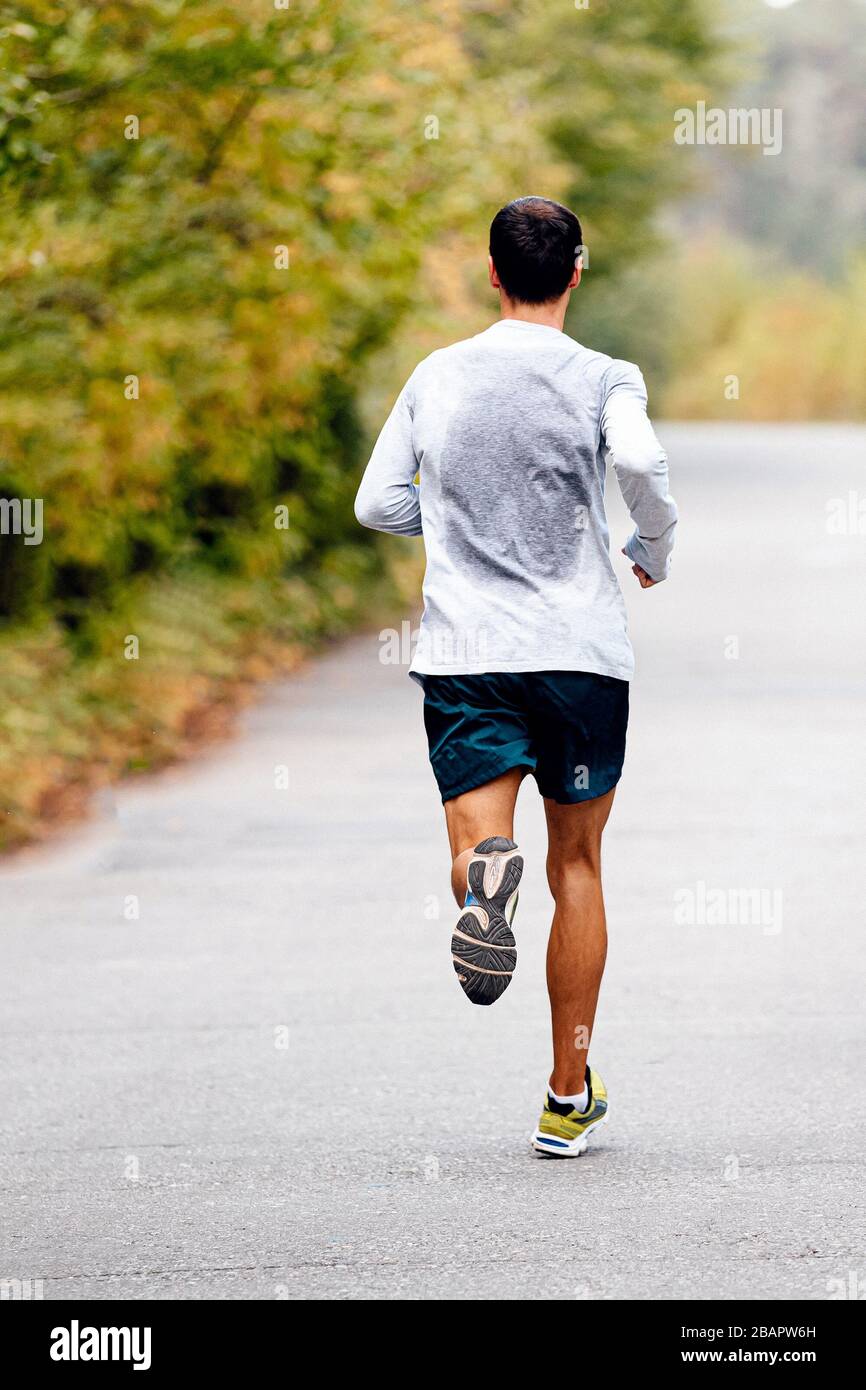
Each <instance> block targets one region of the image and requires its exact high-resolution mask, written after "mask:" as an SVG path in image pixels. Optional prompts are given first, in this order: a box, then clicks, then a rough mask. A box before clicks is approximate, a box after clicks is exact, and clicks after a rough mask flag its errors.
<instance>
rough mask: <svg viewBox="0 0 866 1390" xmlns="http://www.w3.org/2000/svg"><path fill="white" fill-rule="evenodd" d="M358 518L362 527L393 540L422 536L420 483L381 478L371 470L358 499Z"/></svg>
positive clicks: (367, 474)
mask: <svg viewBox="0 0 866 1390" xmlns="http://www.w3.org/2000/svg"><path fill="white" fill-rule="evenodd" d="M355 516H356V517H357V518H358V520H359V521H360V523H361V525H362V526H368V527H369V528H370V529H371V530H373V531H385V532H386V533H387V534H389V535H392V536H420V535H421V502H420V497H419V488H418V484H417V483H413V482H410V483H407V482H396V481H394V480H388V481H386V480H384V479H380V478H378V477H377V476H376V475H375V473H374V472H373V470H372V469H371V468H368V469H367V472H366V473H365V474H364V477H363V479H362V480H361V486H360V487H359V488H358V495H357V497H356V498H355Z"/></svg>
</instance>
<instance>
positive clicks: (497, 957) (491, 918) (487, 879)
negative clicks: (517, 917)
mask: <svg viewBox="0 0 866 1390" xmlns="http://www.w3.org/2000/svg"><path fill="white" fill-rule="evenodd" d="M522 873H523V856H522V855H521V854H520V853H519V852H518V849H517V845H516V844H515V843H514V841H513V840H507V839H506V838H505V836H504V835H493V836H492V837H491V838H490V839H489V840H482V841H481V843H480V845H476V846H475V850H474V856H473V858H472V859H470V861H469V868H468V870H467V873H466V879H467V883H468V885H469V891H468V893H467V895H466V901H465V903H464V904H463V912H462V914H461V916H460V920H459V922H458V923H457V926H456V927H455V928H454V935H453V936H452V938H451V958H452V960H453V962H454V969H455V971H456V973H457V978H458V980H459V981H460V984H461V986H462V989H463V993H464V994H465V995H466V996H467V998H468V999H471V1000H472V1003H473V1004H495V1003H496V1000H497V999H498V998H499V996H500V995H501V994H504V992H505V990H506V989H507V988H508V986H509V985H510V984H511V977H512V975H513V974H514V968H515V966H516V964H517V946H516V945H515V942H514V933H513V932H512V930H511V923H512V921H513V920H514V913H515V911H516V908H517V888H518V884H519V883H520V876H521V874H522Z"/></svg>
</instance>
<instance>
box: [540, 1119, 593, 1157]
mask: <svg viewBox="0 0 866 1390" xmlns="http://www.w3.org/2000/svg"><path fill="white" fill-rule="evenodd" d="M607 1121H608V1116H607V1115H603V1116H602V1118H601V1119H600V1120H596V1121H595V1123H594V1124H592V1125H590V1127H589V1129H587V1130H586V1131H585V1132H584V1133H583V1134H581V1136H580V1138H579V1139H554V1137H553V1135H552V1134H542V1133H541V1131H540V1130H537V1129H536V1130H535V1131H534V1133H532V1134H530V1136H529V1142H530V1144H531V1145H532V1147H533V1148H534V1149H535V1151H536V1153H538V1154H541V1155H542V1157H543V1158H580V1155H581V1154H582V1153H585V1152H586V1146H587V1143H588V1142H589V1140H590V1139H591V1138H592V1136H593V1134H595V1131H596V1130H597V1129H601V1128H602V1126H603V1125H606V1124H607Z"/></svg>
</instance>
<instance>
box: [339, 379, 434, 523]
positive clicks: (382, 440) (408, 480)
mask: <svg viewBox="0 0 866 1390" xmlns="http://www.w3.org/2000/svg"><path fill="white" fill-rule="evenodd" d="M412 380H413V378H412V377H410V378H409V380H408V381H407V383H406V385H405V386H404V387H403V390H402V391H401V392H400V395H399V396H398V397H397V401H396V404H395V406H394V409H393V410H392V411H391V414H390V415H389V416H388V419H387V420H386V421H385V424H384V425H383V427H382V433H381V434H380V435H379V438H378V439H377V441H376V447H375V448H374V450H373V453H372V454H371V456H370V462H369V463H368V464H367V467H366V470H365V472H364V476H363V478H362V479H361V486H360V487H359V488H358V495H357V497H356V498H355V516H356V517H357V518H358V520H359V521H360V523H361V525H362V526H369V527H371V529H372V530H374V531H388V532H390V533H391V534H392V535H395V536H420V535H421V503H420V500H419V495H418V491H419V490H418V485H417V483H416V482H415V481H414V478H415V474H416V473H417V472H418V460H417V458H416V457H415V450H414V448H413V446H412V400H413V392H412Z"/></svg>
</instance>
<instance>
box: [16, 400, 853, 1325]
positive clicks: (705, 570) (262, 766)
mask: <svg viewBox="0 0 866 1390" xmlns="http://www.w3.org/2000/svg"><path fill="white" fill-rule="evenodd" d="M661 433H662V436H663V438H664V439H665V440H666V442H667V443H668V446H669V448H670V452H671V458H672V469H673V476H674V492H675V495H676V496H677V499H678V501H679V503H680V507H681V512H682V526H681V539H680V543H679V548H678V552H677V555H676V560H675V569H674V574H673V577H672V579H671V581H670V582H669V583H667V584H665V585H664V586H663V587H660V588H659V589H657V590H653V591H650V592H648V593H643V592H641V591H640V590H639V589H638V587H637V585H636V583H635V581H634V580H633V579H632V577H631V575H630V574H629V573H628V569H627V565H626V562H625V560H622V563H621V566H620V568H621V572H622V575H623V579H624V583H625V584H626V593H627V599H628V604H629V609H630V614H631V621H632V632H633V636H634V639H635V645H636V649H637V657H638V673H637V676H636V679H635V682H634V685H633V688H632V723H631V728H630V746H629V755H628V758H627V763H626V775H625V778H624V780H623V782H622V784H621V786H620V789H619V792H618V795H617V803H616V805H615V807H614V813H613V817H612V821H611V824H610V827H609V830H608V833H607V840H606V859H605V880H606V887H607V900H608V912H609V926H610V938H611V949H610V958H609V965H608V973H607V976H606V982H605V986H604V989H603V994H602V1005H601V1012H600V1018H599V1023H598V1028H597V1032H596V1037H595V1040H594V1044H593V1057H594V1063H595V1065H596V1066H597V1068H598V1069H599V1070H600V1071H601V1072H602V1074H603V1075H604V1076H605V1079H606V1081H607V1083H608V1086H609V1089H610V1094H611V1122H610V1124H609V1126H608V1127H607V1129H606V1130H605V1131H603V1132H602V1137H601V1138H600V1139H599V1140H597V1141H596V1143H595V1145H594V1146H591V1148H590V1151H589V1152H588V1153H587V1155H586V1156H585V1157H583V1158H581V1159H578V1160H576V1161H571V1162H559V1163H557V1162H551V1161H549V1160H544V1159H541V1158H537V1157H536V1156H535V1155H534V1154H533V1153H532V1152H531V1151H530V1148H529V1145H528V1142H527V1135H528V1132H529V1130H530V1129H531V1127H532V1126H533V1124H534V1123H535V1121H536V1119H537V1114H538V1110H539V1108H540V1104H541V1099H542V1095H543V1088H544V1084H545V1081H546V1077H547V1074H548V1073H547V1068H548V1065H549V1051H548V1048H549V1042H548V1021H547V1016H546V996H545V990H544V947H545V940H546V935H547V927H548V922H549V916H550V910H551V904H550V900H549V897H548V893H547V888H546V884H545V880H544V867H543V860H544V845H543V833H544V832H543V816H542V809H541V803H540V801H539V800H538V797H537V795H536V793H535V789H534V784H531V783H527V784H526V785H525V786H524V789H523V791H522V793H521V800H520V803H519V807H518V834H519V839H520V842H521V844H522V846H523V847H524V850H525V853H526V858H527V865H528V867H527V873H526V875H525V877H524V883H523V887H522V890H521V903H520V910H519V913H518V918H517V927H518V945H519V949H520V963H519V968H518V972H517V975H516V977H515V981H514V984H513V985H512V987H511V989H510V990H509V991H508V993H507V994H506V995H505V996H504V997H503V999H502V1000H501V1001H500V1002H499V1003H498V1004H497V1005H496V1006H495V1007H494V1008H492V1009H474V1008H472V1006H471V1005H469V1004H468V1003H467V1001H466V1000H465V999H464V997H463V995H462V993H461V991H460V989H459V987H458V985H457V982H456V980H455V977H454V975H453V972H452V969H451V965H450V960H449V935H450V928H451V925H452V921H451V919H452V912H453V909H452V907H451V906H450V902H449V895H448V861H447V854H446V844H445V836H444V828H443V824H442V816H441V810H440V807H439V804H438V801H437V797H436V792H435V787H434V784H433V780H432V776H431V774H430V772H429V769H428V766H427V762H426V750H425V745H424V739H423V734H422V728H421V721H420V698H421V697H420V691H419V690H418V689H417V687H416V686H415V684H414V683H413V682H412V681H410V680H408V679H407V676H406V672H405V667H401V666H399V665H386V664H383V663H382V662H381V661H380V660H379V655H380V651H381V645H380V642H379V640H378V637H377V635H376V634H372V635H370V636H365V637H361V638H359V639H357V640H354V641H352V642H350V643H348V644H346V645H345V646H342V647H340V648H339V649H337V650H335V651H334V652H333V653H332V654H330V655H329V656H327V657H326V658H325V659H323V660H321V661H319V662H317V663H315V664H312V665H310V666H309V667H308V668H307V669H306V671H305V672H303V673H302V674H301V675H300V676H299V677H298V678H296V679H294V680H291V681H289V682H287V683H285V684H282V685H280V686H277V687H275V688H273V689H272V690H271V691H270V692H269V693H268V695H267V697H266V698H265V700H264V701H263V703H262V704H261V705H260V706H259V707H258V708H256V709H255V710H253V711H251V712H250V713H249V714H248V715H247V716H246V718H245V720H244V727H243V730H242V733H241V736H240V737H239V738H238V739H237V740H236V741H235V742H233V743H232V744H229V745H226V746H224V747H222V748H220V749H219V750H216V751H214V752H213V753H212V754H210V755H209V756H208V757H207V758H205V759H204V760H202V761H201V762H199V763H198V764H196V765H194V766H192V767H186V768H183V769H179V770H177V771H176V772H172V773H170V774H168V775H164V776H161V777H158V778H155V779H153V780H151V781H149V782H147V783H146V784H144V783H142V784H140V785H137V786H135V785H130V786H128V787H124V788H123V789H121V790H120V791H119V792H118V794H117V796H116V802H115V805H114V808H113V810H112V808H111V807H110V806H108V805H106V806H105V807H104V811H103V815H102V817H101V819H100V820H98V821H97V822H96V823H94V824H93V825H91V826H90V827H88V828H86V829H85V830H83V831H81V832H80V833H76V834H74V835H72V836H70V837H69V838H68V839H67V840H66V841H64V842H63V843H62V844H61V845H55V846H53V847H52V848H51V849H49V850H46V851H40V852H39V853H37V854H32V855H29V856H26V857H22V858H19V859H17V860H15V861H14V862H12V863H11V864H10V865H9V866H7V867H6V868H5V869H4V870H3V871H2V873H0V910H2V927H0V964H2V984H0V1000H2V1011H0V1036H2V1083H0V1085H2V1089H0V1113H2V1130H3V1135H2V1175H0V1186H2V1209H3V1215H2V1227H3V1234H2V1254H0V1279H4V1278H5V1279H22V1280H26V1279H32V1280H42V1281H43V1284H42V1288H43V1292H44V1296H45V1298H67V1297H77V1298H86V1299H103V1298H135V1297H145V1298H156V1299H159V1298H190V1299H202V1298H227V1299H275V1298H276V1299H280V1298H289V1299H300V1298H334V1299H343V1298H345V1299H353V1298H386V1299H392V1298H455V1297H456V1298H471V1299H556V1300H559V1299H564V1300H574V1299H585V1298H616V1299H620V1298H633V1297H634V1298H640V1299H679V1298H693V1297H696V1298H701V1299H709V1298H723V1299H730V1300H732V1299H750V1300H754V1299H766V1298H785V1299H790V1298H806V1299H825V1298H828V1297H829V1296H831V1294H833V1293H834V1292H836V1293H837V1294H838V1290H839V1288H840V1287H841V1286H842V1285H845V1286H846V1287H847V1288H850V1287H851V1284H850V1280H851V1276H852V1274H853V1275H854V1277H855V1278H859V1280H860V1284H859V1287H860V1290H861V1292H863V1291H866V1254H864V1243H863V1233H864V1221H863V1207H864V1193H866V1181H864V1152H866V1145H864V1129H866V1124H864V1118H866V1117H864V1111H866V1097H864V1090H866V1088H864V1081H863V1078H864V1076H866V1047H864V1028H863V978H864V965H866V944H864V930H863V928H864V889H863V806H864V802H866V777H864V742H866V741H864V736H863V698H864V685H866V679H864V672H866V661H864V656H866V652H864V588H863V580H864V568H866V566H864V556H866V535H860V534H856V533H852V528H851V522H850V520H849V523H848V534H835V533H834V532H833V530H832V529H830V530H828V524H827V523H828V504H831V503H832V499H834V498H839V499H842V500H843V502H844V503H845V508H847V507H849V506H850V505H851V503H850V499H849V492H850V491H851V490H853V491H854V492H855V494H856V497H855V502H854V504H853V505H854V506H856V501H857V499H858V498H859V499H860V501H862V499H864V497H866V477H864V474H866V468H864V458H866V448H864V446H866V432H864V431H862V430H859V431H858V430H855V429H846V428H842V427H840V428H835V427H833V428H830V427H828V428H824V429H811V428H810V429H796V428H769V427H764V428H762V427H748V428H747V427H732V428H727V427H689V428H686V427H676V428H674V427H668V428H667V429H664V428H663V429H662V431H661ZM611 511H612V516H613V535H614V537H616V538H618V542H619V540H620V539H621V538H622V537H624V535H625V529H624V521H623V520H622V512H621V508H620V506H619V505H618V499H617V503H616V504H612V507H611ZM864 525H866V523H864ZM618 559H621V557H618ZM407 616H408V615H407ZM280 769H285V772H284V773H281V772H280ZM279 781H285V782H286V783H287V785H286V786H285V788H283V787H281V786H278V785H277V782H279ZM750 890H763V895H762V894H760V893H758V892H757V891H750ZM135 900H137V906H138V914H139V915H138V917H137V918H136V917H135V915H134V913H135V910H136V902H135ZM688 918H691V920H684V919H688ZM720 918H722V919H724V918H727V920H726V921H725V920H719V919H720ZM834 1281H840V1283H839V1284H836V1283H834Z"/></svg>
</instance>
